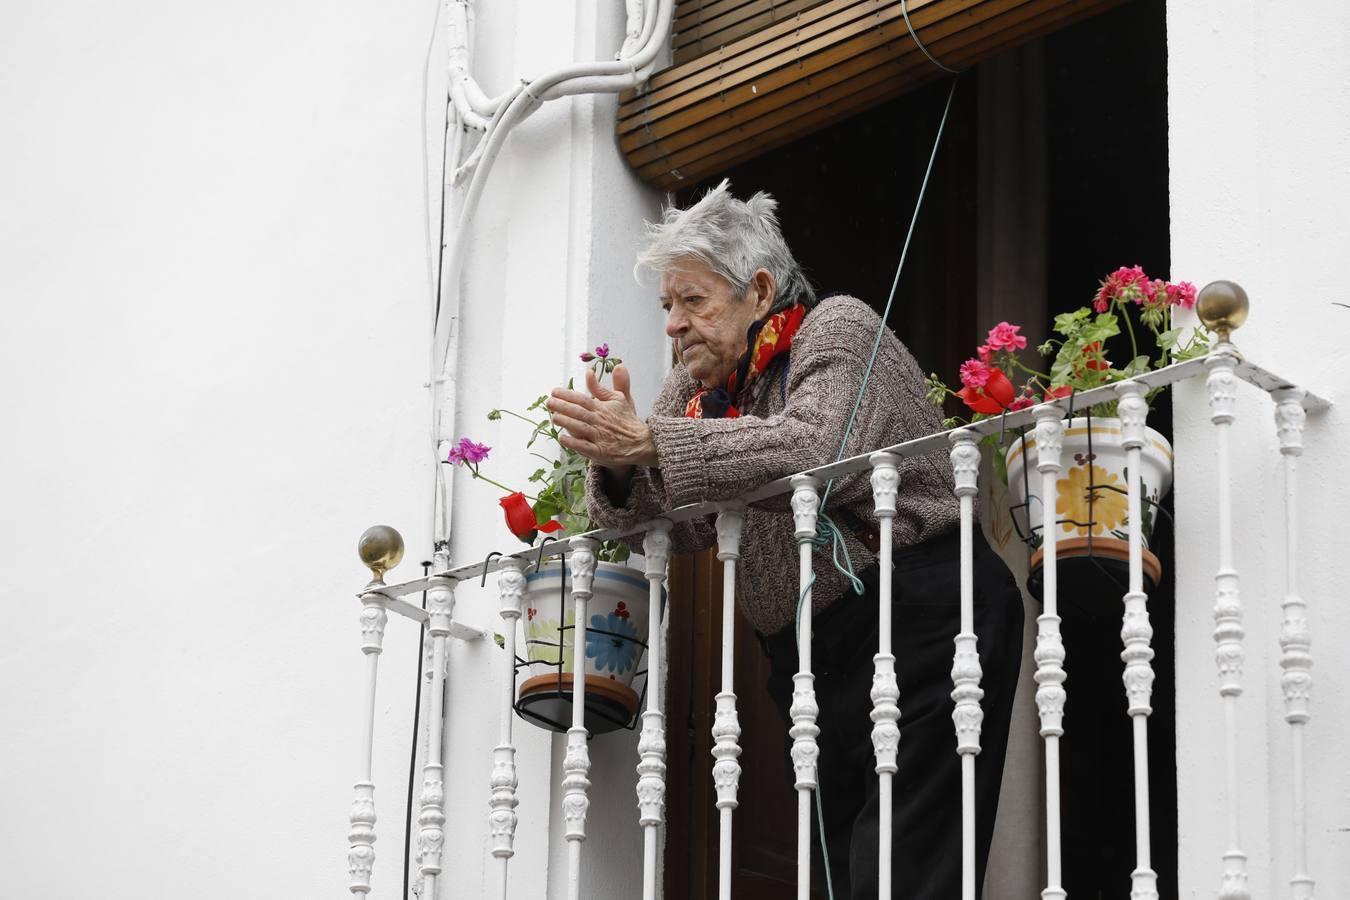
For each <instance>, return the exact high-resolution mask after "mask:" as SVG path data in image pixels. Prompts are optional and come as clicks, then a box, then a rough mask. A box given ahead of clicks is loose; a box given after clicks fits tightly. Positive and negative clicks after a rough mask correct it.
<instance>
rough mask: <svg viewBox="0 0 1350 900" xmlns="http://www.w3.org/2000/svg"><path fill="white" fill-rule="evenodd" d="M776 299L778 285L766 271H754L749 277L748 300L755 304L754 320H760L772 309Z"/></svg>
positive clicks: (771, 274)
mask: <svg viewBox="0 0 1350 900" xmlns="http://www.w3.org/2000/svg"><path fill="white" fill-rule="evenodd" d="M777 297H778V283H777V282H776V281H774V279H773V273H771V272H770V271H769V270H768V269H756V270H755V274H754V275H751V276H750V300H751V301H752V302H753V303H754V304H755V318H756V319H762V318H764V317H765V316H766V315H768V314H769V310H771V309H773V302H774V300H775V299H776V298H777Z"/></svg>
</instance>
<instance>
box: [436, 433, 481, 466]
mask: <svg viewBox="0 0 1350 900" xmlns="http://www.w3.org/2000/svg"><path fill="white" fill-rule="evenodd" d="M491 449H492V448H491V447H489V446H488V445H487V444H479V443H477V442H476V441H471V440H469V439H468V438H460V439H459V443H458V444H456V445H455V446H454V447H452V448H451V449H450V453H449V455H448V456H446V458H445V461H446V462H448V463H453V464H455V465H459V464H460V463H468V464H470V465H475V466H476V465H478V464H479V463H480V462H482V461H483V460H485V459H487V457H488V451H490V450H491Z"/></svg>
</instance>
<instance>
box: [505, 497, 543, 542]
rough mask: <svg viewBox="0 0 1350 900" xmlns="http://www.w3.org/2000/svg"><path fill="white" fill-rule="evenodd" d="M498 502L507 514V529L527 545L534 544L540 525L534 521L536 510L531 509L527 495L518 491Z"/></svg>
mask: <svg viewBox="0 0 1350 900" xmlns="http://www.w3.org/2000/svg"><path fill="white" fill-rule="evenodd" d="M497 502H498V503H500V504H501V505H502V509H503V510H504V511H505V512H506V527H507V528H509V529H511V533H512V534H514V535H515V536H516V537H518V538H520V539H521V540H522V541H524V542H525V543H527V544H531V543H534V537H535V534H536V533H537V531H538V529H539V525H538V524H537V523H536V522H535V520H534V510H533V509H531V508H530V501H529V500H526V499H525V495H524V494H522V493H520V491H516V492H515V493H514V494H507V495H506V496H505V497H503V498H501V500H499V501H497Z"/></svg>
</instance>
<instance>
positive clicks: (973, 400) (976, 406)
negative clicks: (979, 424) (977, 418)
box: [956, 367, 1015, 415]
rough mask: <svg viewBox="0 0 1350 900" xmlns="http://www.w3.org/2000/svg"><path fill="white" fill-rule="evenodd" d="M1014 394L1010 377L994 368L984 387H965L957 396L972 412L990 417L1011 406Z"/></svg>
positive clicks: (990, 371) (990, 370) (991, 369)
mask: <svg viewBox="0 0 1350 900" xmlns="http://www.w3.org/2000/svg"><path fill="white" fill-rule="evenodd" d="M1014 394H1015V391H1014V390H1013V385H1012V382H1011V381H1009V380H1008V376H1007V375H1004V374H1003V370H1002V369H995V368H992V367H991V368H990V369H989V380H988V381H986V382H985V384H984V387H982V388H973V387H963V388H961V390H959V391H957V392H956V396H958V397H960V398H961V399H962V400H964V401H965V402H966V406H969V407H970V408H971V410H973V411H974V412H977V413H987V414H989V415H996V414H998V413H1001V412H1003V410H1005V409H1007V408H1008V407H1009V406H1011V405H1012V402H1013V396H1014Z"/></svg>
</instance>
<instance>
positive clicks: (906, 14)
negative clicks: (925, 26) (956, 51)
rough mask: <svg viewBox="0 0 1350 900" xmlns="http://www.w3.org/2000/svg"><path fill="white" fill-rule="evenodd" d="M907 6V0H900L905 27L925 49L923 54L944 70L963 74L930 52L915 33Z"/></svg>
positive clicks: (915, 41) (954, 73) (920, 46)
mask: <svg viewBox="0 0 1350 900" xmlns="http://www.w3.org/2000/svg"><path fill="white" fill-rule="evenodd" d="M906 7H907V0H900V15H902V16H904V17H905V27H906V28H908V29H909V36H910V37H912V38H914V43H915V44H917V45H918V47H919V49H920V50H922V51H923V55H924V56H926V57H928V61H929V62H930V63H932V64H933V65H935V66H937V67H938V68H939V69H941V70H942V71H944V72H950V73H951V74H953V75H960V74H961V73H960V71H958V70H957V69H951V68H948V67H947V66H944V65H943V64H942V63H940V62H938V61H937V57H935V56H933V54H931V53H929V52H928V48H927V47H925V46H924V45H923V41H921V40H919V36H918V35H917V34H915V33H914V26H913V25H911V24H910V23H909V10H908V9H907V8H906Z"/></svg>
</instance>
